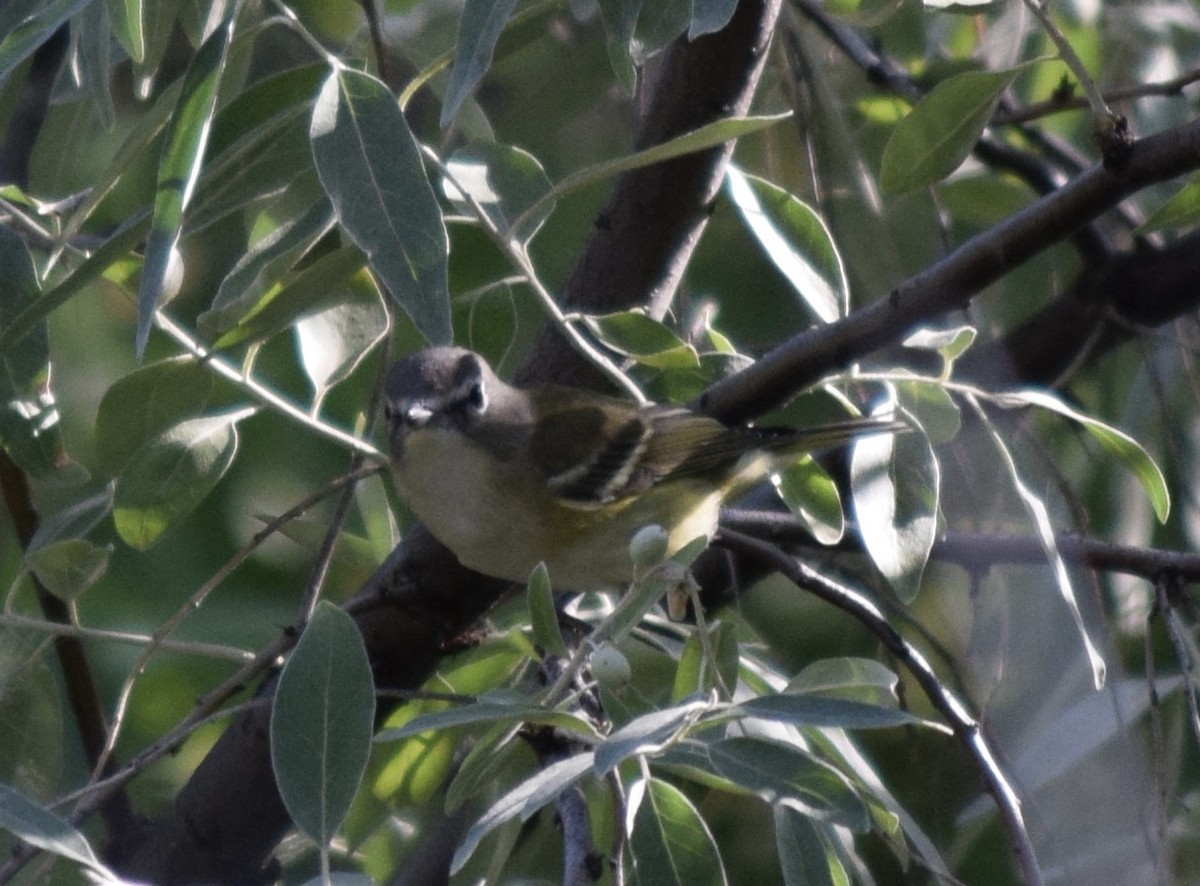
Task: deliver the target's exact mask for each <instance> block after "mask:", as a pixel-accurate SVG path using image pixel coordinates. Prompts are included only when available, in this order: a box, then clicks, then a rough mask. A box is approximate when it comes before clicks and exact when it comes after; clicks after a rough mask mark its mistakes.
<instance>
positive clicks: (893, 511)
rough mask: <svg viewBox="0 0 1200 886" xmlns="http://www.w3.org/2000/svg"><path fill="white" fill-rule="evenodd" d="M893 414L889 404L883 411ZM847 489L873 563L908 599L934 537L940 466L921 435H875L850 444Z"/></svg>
mask: <svg viewBox="0 0 1200 886" xmlns="http://www.w3.org/2000/svg"><path fill="white" fill-rule="evenodd" d="M882 409H883V413H884V414H891V406H890V405H885V406H884V407H882ZM850 490H851V496H852V498H853V500H854V513H855V517H856V518H857V520H858V528H859V532H860V534H861V535H862V539H863V544H865V545H866V548H867V553H868V554H870V555H871V560H872V561H873V562H874V563H875V565H876V566H877V567H878V568H879V571H880V572H882V573H883V575H884V577H885V578H886V579H887V580H888V583H889V584H891V586H892V587H893V588H894V589H895V591H896V593H897V595H899V597H900V599H902V600H904V601H905V602H908V601H911V600H912V599H913V598H914V597H916V595H917V591H918V590H919V589H920V587H921V576H922V575H923V574H924V572H925V564H926V563H927V562H928V560H929V552H930V551H931V550H932V549H933V542H934V537H935V535H936V533H937V515H938V498H939V495H940V492H941V468H940V466H939V465H938V461H937V456H936V455H935V454H934V452H933V448H932V447H931V446H930V445H929V440H928V438H927V437H926V436H925V435H924V434H923V433H919V432H918V433H912V434H874V435H872V436H869V437H863V438H862V439H860V440H858V441H857V442H856V443H855V444H854V448H853V451H852V453H851V456H850Z"/></svg>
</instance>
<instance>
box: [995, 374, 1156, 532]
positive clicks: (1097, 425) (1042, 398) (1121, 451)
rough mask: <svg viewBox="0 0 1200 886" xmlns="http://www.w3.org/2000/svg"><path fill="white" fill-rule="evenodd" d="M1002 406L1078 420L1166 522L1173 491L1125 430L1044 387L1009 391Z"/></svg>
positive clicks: (1001, 400)
mask: <svg viewBox="0 0 1200 886" xmlns="http://www.w3.org/2000/svg"><path fill="white" fill-rule="evenodd" d="M997 402H998V403H1000V404H1001V405H1003V406H1022V405H1029V406H1040V407H1041V408H1043V409H1049V410H1050V411H1051V412H1057V413H1058V414H1059V415H1062V416H1065V417H1067V418H1069V419H1071V421H1074V422H1077V423H1078V424H1079V425H1080V426H1082V427H1083V429H1084V430H1085V431H1087V432H1088V433H1089V434H1091V435H1092V438H1093V439H1095V441H1096V442H1097V443H1099V444H1100V445H1101V446H1102V447H1103V448H1104V450H1105V451H1106V452H1108V453H1109V455H1112V456H1115V457H1116V459H1117V460H1118V461H1119V462H1121V464H1123V465H1124V466H1125V467H1126V469H1127V470H1128V471H1129V472H1130V473H1132V474H1133V476H1135V477H1136V478H1137V480H1138V482H1139V483H1141V484H1142V489H1144V490H1145V491H1146V495H1147V496H1148V497H1149V499H1150V504H1152V505H1153V506H1154V514H1155V516H1156V517H1158V521H1159V522H1160V523H1165V522H1166V520H1167V517H1168V516H1169V515H1170V513H1171V493H1170V491H1169V490H1168V489H1167V481H1166V478H1164V477H1163V473H1162V471H1161V470H1160V469H1159V467H1158V465H1157V464H1156V463H1155V461H1154V459H1152V458H1151V457H1150V453H1148V452H1146V450H1145V449H1143V448H1142V447H1141V445H1140V444H1139V443H1138V442H1137V441H1136V440H1134V439H1133V438H1132V437H1130V436H1129V435H1128V434H1126V433H1125V432H1124V431H1120V430H1118V429H1117V428H1114V427H1113V426H1112V425H1109V424H1105V423H1104V422H1102V421H1100V420H1099V419H1097V418H1093V417H1092V416H1090V415H1085V414H1084V413H1082V412H1080V411H1079V410H1077V409H1072V408H1071V407H1070V406H1068V405H1067V404H1066V403H1064V402H1063V401H1062V400H1060V399H1058V398H1057V397H1055V396H1054V395H1053V394H1049V393H1047V392H1045V391H1034V390H1028V389H1027V390H1022V391H1012V392H1006V393H1004V394H1002V395H1000V396H999V397H998V398H997Z"/></svg>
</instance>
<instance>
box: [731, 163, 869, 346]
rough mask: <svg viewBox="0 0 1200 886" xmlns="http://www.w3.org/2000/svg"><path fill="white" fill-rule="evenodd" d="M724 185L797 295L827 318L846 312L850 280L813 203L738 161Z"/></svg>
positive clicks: (831, 318) (832, 319)
mask: <svg viewBox="0 0 1200 886" xmlns="http://www.w3.org/2000/svg"><path fill="white" fill-rule="evenodd" d="M725 188H726V191H727V192H728V194H729V199H730V200H732V201H733V205H734V207H736V208H737V210H738V213H739V215H741V217H742V221H743V222H745V224H746V227H747V228H749V229H750V233H752V234H753V235H754V238H755V239H756V240H758V244H759V246H761V247H762V249H763V252H765V253H766V254H767V258H769V259H770V260H771V262H772V264H774V265H775V267H776V268H777V269H778V270H779V272H780V273H781V274H783V276H784V279H786V280H787V281H788V283H790V284H791V285H792V288H793V289H794V290H795V291H796V294H797V295H798V296H799V297H800V300H801V301H803V302H804V303H805V304H806V305H808V307H809V309H810V310H811V311H812V312H813V313H814V314H816V315H817V317H818V318H819V319H820V320H822V321H823V322H825V323H832V322H833V321H834V320H836V319H837V318H838V317H842V316H845V314H846V312H847V311H848V310H849V307H850V283H849V281H848V280H847V279H846V270H845V268H844V267H842V257H841V255H839V254H838V251H837V247H836V245H835V244H834V242H833V235H832V234H830V233H829V229H828V228H827V227H825V223H824V222H823V221H821V217H820V216H819V215H817V213H816V212H814V211H813V209H812V208H811V207H809V206H808V205H807V204H805V203H803V202H802V201H801V200H799V199H798V198H796V197H794V196H792V195H791V194H789V193H788V192H787V191H785V190H783V188H780V187H778V186H777V185H773V184H771V183H770V182H769V181H766V180H764V179H761V178H758V177H757V176H753V175H747V174H746V173H744V172H742V171H741V170H740V169H738V168H737V167H736V166H732V165H731V166H730V167H729V169H728V170H727V171H726V173H725Z"/></svg>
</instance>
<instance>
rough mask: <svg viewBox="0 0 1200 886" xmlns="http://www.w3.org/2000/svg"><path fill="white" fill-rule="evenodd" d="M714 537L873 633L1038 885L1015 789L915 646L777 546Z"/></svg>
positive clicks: (861, 600) (871, 608) (868, 606)
mask: <svg viewBox="0 0 1200 886" xmlns="http://www.w3.org/2000/svg"><path fill="white" fill-rule="evenodd" d="M716 541H717V543H718V544H721V545H723V546H725V547H727V548H730V549H731V550H735V551H738V552H739V553H742V554H745V555H747V556H750V557H752V558H754V559H756V560H759V561H761V562H763V563H764V564H766V565H768V566H769V567H770V568H771V569H773V570H775V571H776V572H778V573H779V574H780V575H782V576H784V577H785V578H787V579H788V580H789V581H791V582H793V583H794V584H796V585H798V586H799V587H801V588H803V589H804V590H807V591H809V592H810V593H813V594H815V595H816V596H818V597H820V598H821V599H822V600H824V601H825V602H827V603H831V604H832V605H834V606H836V607H837V608H839V609H841V610H843V611H844V612H847V613H849V614H850V615H851V616H853V617H854V618H855V619H856V620H857V621H859V622H860V623H861V624H862V625H863V626H864V627H866V628H867V629H868V630H869V631H871V633H873V634H874V635H875V636H876V637H878V638H879V640H880V642H882V643H883V645H884V646H885V647H886V648H887V650H888V651H889V652H890V653H891V654H892V655H893V656H895V658H896V659H897V660H898V661H900V662H902V663H903V664H904V665H905V667H907V668H908V670H909V672H910V673H911V674H912V675H913V677H914V678H915V679H916V681H917V683H918V684H919V685H920V686H921V689H922V690H923V691H924V692H925V695H926V697H928V699H929V701H930V703H931V704H932V705H933V706H934V707H935V708H936V709H937V710H938V712H939V713H941V715H942V716H943V717H944V718H945V720H946V722H947V723H948V724H949V725H950V727H951V729H953V730H954V734H955V736H956V737H957V738H958V740H959V741H960V742H962V744H963V745H964V746H965V747H966V749H967V752H968V753H969V754H970V755H971V759H972V760H974V761H975V766H976V768H977V769H978V770H979V774H980V776H981V777H982V779H983V782H984V785H985V787H986V788H987V791H988V793H989V794H991V795H992V798H993V799H994V800H995V802H996V806H997V807H998V809H999V812H1000V817H1001V820H1002V821H1003V822H1004V827H1005V830H1006V831H1007V832H1008V837H1009V840H1010V842H1011V843H1012V848H1013V854H1014V856H1015V857H1016V861H1017V866H1018V868H1019V869H1020V870H1021V873H1022V875H1023V877H1024V879H1025V883H1026V884H1027V886H1039V884H1041V883H1042V874H1041V870H1040V868H1039V867H1038V862H1037V855H1036V853H1035V852H1034V848H1033V842H1032V840H1031V839H1030V836H1029V831H1028V829H1027V828H1026V826H1025V820H1024V816H1023V815H1022V813H1021V800H1020V798H1019V797H1018V796H1017V793H1016V790H1015V789H1014V788H1013V786H1012V785H1011V784H1010V783H1009V781H1008V778H1007V776H1006V775H1005V774H1004V771H1003V770H1002V769H1001V767H1000V764H999V762H998V761H997V759H996V755H995V753H994V752H993V750H992V748H991V745H990V744H989V742H988V740H987V738H986V736H985V735H984V734H983V730H982V728H981V727H980V724H979V722H978V721H977V720H976V719H975V718H974V717H973V716H972V715H971V714H970V713H969V712H968V711H967V709H966V708H965V706H964V705H963V703H962V702H961V701H959V699H958V698H957V697H956V696H955V695H954V693H952V692H951V691H950V690H949V689H948V688H947V687H946V686H945V685H944V684H943V683H942V681H941V680H940V678H939V677H938V676H937V674H936V673H935V672H934V670H933V669H932V668H931V667H930V666H929V663H928V662H927V661H926V660H925V657H924V656H923V655H922V654H921V652H920V651H919V650H918V649H917V648H916V647H915V646H912V645H911V644H910V643H909V642H908V641H907V640H905V639H904V637H902V636H901V635H900V634H899V633H898V632H897V631H896V629H895V628H893V627H892V626H891V624H890V623H889V622H888V621H887V619H886V618H885V617H884V616H883V614H882V613H881V612H880V611H879V609H878V608H877V607H876V606H875V604H874V603H872V602H871V601H870V600H868V599H867V598H866V597H865V596H863V595H862V594H860V593H859V592H857V591H855V590H853V589H851V588H849V587H847V586H845V585H842V584H839V583H837V582H835V581H833V580H832V579H830V578H827V577H826V576H824V575H821V574H820V573H819V572H817V571H816V570H814V569H812V568H811V567H809V566H807V565H805V564H804V563H802V562H800V561H798V560H796V559H795V558H793V557H791V556H789V555H787V554H786V553H784V552H783V551H782V550H780V549H779V548H776V547H774V546H773V545H770V544H767V543H766V542H762V541H759V540H758V539H755V538H751V537H750V536H747V535H742V534H741V533H738V532H733V531H731V530H727V529H721V530H720V531H719V532H718V534H717V539H716Z"/></svg>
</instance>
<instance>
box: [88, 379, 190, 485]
mask: <svg viewBox="0 0 1200 886" xmlns="http://www.w3.org/2000/svg"><path fill="white" fill-rule="evenodd" d="M212 390H213V377H212V373H211V372H209V371H208V370H207V369H206V368H205V367H204V366H203V365H202V364H201V363H200V362H199V361H197V360H196V359H194V358H192V357H176V358H174V359H171V360H162V361H160V362H157V363H151V364H149V365H147V366H143V367H141V368H140V369H137V370H135V371H134V372H131V373H130V374H129V375H127V376H125V377H124V378H122V379H119V380H118V381H116V382H114V383H113V384H112V386H111V387H110V388H109V389H108V390H107V391H105V392H104V396H103V397H102V398H101V400H100V410H99V412H98V413H97V415H96V458H97V460H98V461H99V462H100V467H101V468H103V469H104V470H105V471H107V472H108V473H109V474H110V475H111V476H116V475H117V474H118V473H120V471H121V468H123V467H124V466H125V462H127V461H128V460H129V457H130V456H131V455H133V453H134V452H136V451H137V450H138V448H139V447H141V446H142V445H144V444H145V443H147V442H148V441H149V440H151V439H153V438H154V437H157V436H158V435H159V434H161V433H163V432H164V431H166V430H167V429H168V428H170V427H173V426H174V425H176V424H178V423H179V422H181V421H184V420H185V419H189V418H195V417H196V416H198V415H200V413H202V412H203V411H204V407H205V406H207V405H208V400H209V397H210V396H211V395H212Z"/></svg>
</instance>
